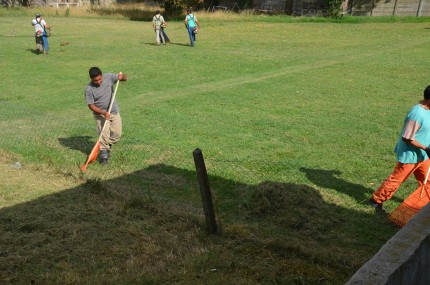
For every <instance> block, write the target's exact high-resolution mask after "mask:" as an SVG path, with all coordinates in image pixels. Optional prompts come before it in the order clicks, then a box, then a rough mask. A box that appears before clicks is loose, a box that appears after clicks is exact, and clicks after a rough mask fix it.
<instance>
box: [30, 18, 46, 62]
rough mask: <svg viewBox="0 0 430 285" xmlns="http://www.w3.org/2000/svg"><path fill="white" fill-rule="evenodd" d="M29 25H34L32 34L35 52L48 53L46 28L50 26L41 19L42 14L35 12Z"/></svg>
mask: <svg viewBox="0 0 430 285" xmlns="http://www.w3.org/2000/svg"><path fill="white" fill-rule="evenodd" d="M31 25H32V26H33V27H34V36H35V38H36V52H37V54H39V53H41V52H43V53H44V54H48V50H49V44H48V33H47V32H46V30H47V29H48V30H50V29H51V27H50V26H49V25H48V24H47V23H46V21H45V20H44V19H42V15H40V14H39V13H37V14H36V17H35V18H34V19H33V20H32V21H31Z"/></svg>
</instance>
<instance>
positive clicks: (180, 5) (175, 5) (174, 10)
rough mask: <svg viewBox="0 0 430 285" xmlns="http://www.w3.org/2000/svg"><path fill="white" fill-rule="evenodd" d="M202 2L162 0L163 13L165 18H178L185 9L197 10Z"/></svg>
mask: <svg viewBox="0 0 430 285" xmlns="http://www.w3.org/2000/svg"><path fill="white" fill-rule="evenodd" d="M203 5H204V0H164V11H165V13H166V15H167V16H170V17H175V18H177V17H179V16H180V15H181V14H182V13H183V12H184V10H186V9H187V8H193V9H199V8H202V7H203Z"/></svg>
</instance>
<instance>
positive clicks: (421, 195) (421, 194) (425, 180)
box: [420, 166, 430, 198]
mask: <svg viewBox="0 0 430 285" xmlns="http://www.w3.org/2000/svg"><path fill="white" fill-rule="evenodd" d="M429 174H430V166H429V169H428V170H427V174H426V178H425V179H424V183H423V187H422V188H421V193H420V198H422V197H423V190H424V189H425V188H426V184H427V180H428V179H429ZM426 192H427V190H426ZM427 195H428V194H427Z"/></svg>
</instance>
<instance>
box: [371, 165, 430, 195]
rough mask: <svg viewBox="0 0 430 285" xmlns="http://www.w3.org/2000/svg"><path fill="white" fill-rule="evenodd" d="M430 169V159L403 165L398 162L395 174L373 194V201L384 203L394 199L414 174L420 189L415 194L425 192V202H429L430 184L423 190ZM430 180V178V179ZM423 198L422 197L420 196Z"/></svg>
mask: <svg viewBox="0 0 430 285" xmlns="http://www.w3.org/2000/svg"><path fill="white" fill-rule="evenodd" d="M429 167H430V159H427V160H424V161H420V162H418V163H401V162H397V165H396V167H394V170H393V173H391V175H390V176H389V177H388V178H387V179H386V180H385V181H384V182H383V183H382V184H381V186H379V188H378V189H376V190H375V192H373V194H372V198H373V200H375V201H376V202H377V203H383V202H385V201H387V200H388V199H390V198H391V197H393V195H394V193H395V192H396V191H397V189H398V188H399V187H400V185H401V184H402V183H403V182H405V181H406V179H408V178H409V176H411V174H414V176H415V179H416V180H417V181H418V188H417V189H416V190H415V191H414V193H416V194H417V193H421V191H422V190H424V192H423V195H422V196H423V198H425V199H424V200H427V202H428V198H427V193H429V192H428V191H429V188H430V187H429V186H428V185H429V183H426V185H425V189H423V188H422V186H423V183H424V180H425V177H426V175H427V171H428V170H429ZM429 179H430V177H429ZM429 182H430V181H429ZM420 196H421V195H420Z"/></svg>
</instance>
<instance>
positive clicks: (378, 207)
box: [369, 198, 387, 214]
mask: <svg viewBox="0 0 430 285" xmlns="http://www.w3.org/2000/svg"><path fill="white" fill-rule="evenodd" d="M369 204H370V206H372V207H373V208H375V211H376V212H377V213H381V214H387V210H385V208H384V207H383V206H382V204H379V203H377V202H376V201H375V200H373V199H372V198H370V199H369Z"/></svg>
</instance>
